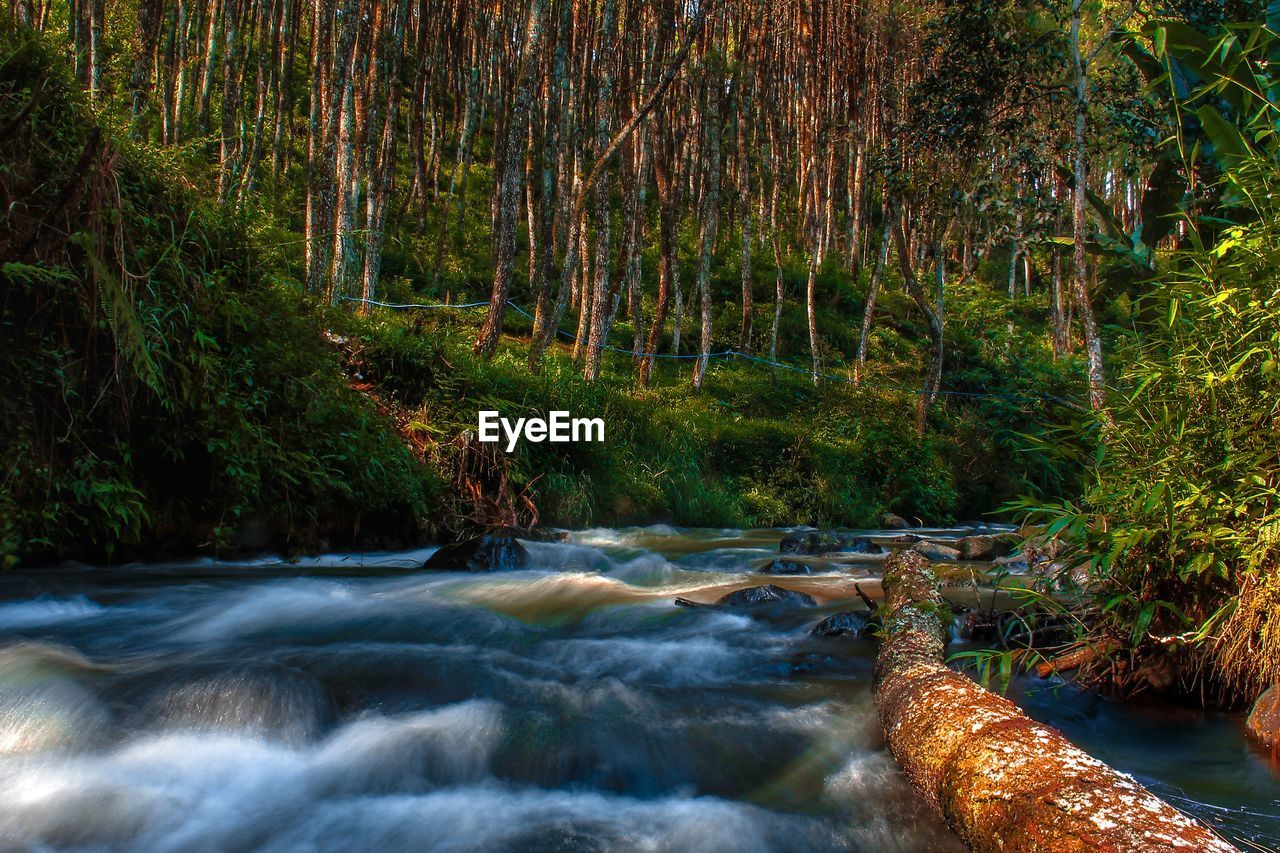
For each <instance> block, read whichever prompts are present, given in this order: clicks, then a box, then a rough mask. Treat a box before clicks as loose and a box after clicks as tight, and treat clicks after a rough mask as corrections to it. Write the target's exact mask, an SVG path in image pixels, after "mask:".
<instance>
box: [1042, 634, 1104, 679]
mask: <svg viewBox="0 0 1280 853" xmlns="http://www.w3.org/2000/svg"><path fill="white" fill-rule="evenodd" d="M1119 648H1120V644H1119V643H1117V642H1115V641H1114V640H1103V641H1102V642H1101V643H1094V644H1090V645H1084V646H1080V647H1078V648H1076V649H1073V650H1072V651H1069V652H1067V653H1066V654H1061V655H1058V656H1057V657H1056V658H1053V659H1052V660H1047V661H1044V662H1043V663H1039V664H1036V675H1038V676H1040V677H1041V678H1048V677H1049V676H1051V675H1058V674H1061V673H1064V672H1070V671H1071V670H1073V669H1079V668H1080V667H1082V666H1084V665H1085V664H1087V663H1093V662H1094V661H1095V660H1097V659H1098V658H1104V657H1106V656H1107V655H1109V654H1111V653H1112V652H1114V651H1116V650H1117V649H1119Z"/></svg>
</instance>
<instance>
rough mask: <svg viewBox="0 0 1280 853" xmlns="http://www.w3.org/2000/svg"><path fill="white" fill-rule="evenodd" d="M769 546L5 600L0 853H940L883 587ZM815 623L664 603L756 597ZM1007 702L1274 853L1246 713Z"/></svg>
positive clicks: (318, 571)
mask: <svg viewBox="0 0 1280 853" xmlns="http://www.w3.org/2000/svg"><path fill="white" fill-rule="evenodd" d="M780 536H781V533H780V532H779V531H776V530H775V531H767V530H766V531H734V530H720V531H707V530H701V531H687V530H673V529H670V528H661V527H658V528H652V527H651V528H639V529H629V530H621V531H616V530H589V531H579V532H577V533H575V534H573V536H572V542H571V543H568V544H530V545H529V548H530V551H531V552H532V554H533V557H534V562H535V566H536V568H535V569H532V570H529V571H521V572H514V573H503V574H493V575H470V574H459V573H438V572H422V571H418V570H417V569H416V566H419V565H420V564H421V562H422V560H423V558H424V557H426V556H427V555H428V554H429V553H430V551H429V550H425V551H419V552H411V553H405V554H381V555H359V556H354V555H352V556H345V557H344V556H331V557H326V558H317V559H313V560H307V561H303V562H300V563H292V564H283V563H280V562H278V561H270V560H260V561H255V562H247V563H235V564H231V563H215V562H211V561H205V562H196V563H184V564H181V565H172V564H171V565H149V566H130V567H124V568H120V569H101V568H92V569H91V568H87V567H64V568H61V569H57V570H48V571H43V572H32V573H26V574H16V573H11V574H8V575H4V576H0V803H3V805H2V806H0V849H5V850H9V849H16V850H26V849H32V850H51V849H54V850H57V849H86V850H88V849H92V850H117V849H118V850H245V849H262V850H310V851H327V850H333V851H349V850H358V849H378V850H485V851H504V850H511V851H523V850H528V851H542V850H560V851H578V850H582V851H595V850H634V849H642V850H725V851H730V850H732V851H752V850H876V851H881V850H890V851H891V850H955V849H960V847H959V845H958V843H957V842H956V841H955V840H954V839H953V838H952V837H951V836H950V835H949V834H948V832H947V831H946V829H945V827H943V826H942V825H941V824H940V823H939V821H938V820H937V819H936V818H934V817H933V816H932V815H931V814H930V813H929V812H928V811H927V809H926V808H925V807H924V806H923V805H922V803H921V802H920V801H919V800H918V798H917V797H916V796H915V795H914V793H913V792H912V790H911V788H910V786H909V785H908V784H907V783H906V781H905V779H904V778H903V776H902V775H901V773H900V772H899V771H898V770H897V769H896V767H895V766H894V764H893V762H892V760H891V759H890V758H889V757H888V755H887V754H886V753H885V751H884V748H883V744H882V741H881V738H880V735H879V731H878V726H877V724H876V721H875V714H874V708H873V706H872V703H871V695H870V684H869V682H870V673H871V663H872V659H873V656H874V653H875V644H874V643H875V641H874V640H870V639H864V640H856V639H848V638H830V639H828V638H817V637H813V636H811V635H809V633H808V627H809V626H811V625H812V624H813V623H815V622H817V621H818V620H819V619H820V618H822V616H823V615H826V614H828V613H832V612H836V611H839V610H845V609H859V608H860V607H861V604H860V603H859V601H858V599H857V597H856V594H855V592H854V589H853V585H854V583H855V581H857V580H858V579H860V578H861V579H867V580H866V587H867V589H869V590H872V591H874V589H875V588H876V587H877V583H876V581H875V577H876V575H877V572H878V566H879V563H878V562H877V561H875V560H874V559H864V558H857V559H854V560H851V561H849V562H847V563H846V564H840V565H831V566H828V567H827V568H828V569H829V571H827V572H825V573H823V574H819V575H815V576H808V577H799V578H767V579H766V578H763V577H761V576H758V575H752V574H750V572H751V570H752V569H753V568H758V567H759V566H760V565H761V564H763V563H764V562H766V561H767V559H768V558H769V557H771V556H772V555H775V554H776V552H777V543H778V540H779V537H780ZM770 581H772V582H774V583H778V584H779V585H783V586H787V587H790V588H794V589H799V590H803V591H806V592H808V593H810V594H811V595H812V596H813V597H814V598H815V599H816V600H817V607H816V608H798V609H792V610H784V611H781V612H774V613H771V614H769V617H768V618H760V617H753V616H750V615H747V614H746V613H744V612H735V611H730V610H724V609H707V608H686V607H677V606H674V604H673V600H674V598H675V597H676V596H684V597H686V598H689V599H692V600H694V601H702V602H710V601H714V600H715V599H716V598H718V597H719V596H720V595H723V594H724V593H726V592H728V591H730V590H733V589H736V588H740V587H744V586H749V585H754V584H760V583H768V582H770ZM1045 684H1046V683H1044V682H1035V683H1032V682H1027V683H1025V684H1020V685H1018V687H1019V689H1018V690H1017V691H1015V692H1016V693H1018V694H1019V695H1020V697H1021V699H1022V701H1023V703H1024V704H1025V705H1026V707H1028V709H1029V710H1030V711H1031V712H1032V713H1033V715H1035V716H1037V717H1039V718H1041V719H1044V720H1046V721H1048V722H1050V723H1052V724H1054V725H1058V726H1060V727H1061V728H1063V729H1064V730H1065V731H1066V732H1067V734H1068V735H1069V736H1071V737H1072V738H1074V739H1076V740H1077V741H1078V742H1079V743H1080V744H1081V745H1082V746H1083V747H1085V748H1086V749H1088V750H1090V751H1092V752H1094V753H1095V754H1097V755H1099V756H1100V757H1102V758H1104V759H1105V760H1108V761H1110V762H1112V763H1113V764H1114V765H1115V766H1117V767H1119V768H1120V769H1122V770H1125V771H1127V772H1131V773H1133V774H1135V775H1136V776H1137V777H1138V778H1139V779H1141V780H1142V781H1143V782H1145V783H1147V784H1148V785H1150V786H1152V787H1153V788H1154V789H1156V790H1157V791H1158V792H1160V793H1162V794H1164V795H1165V796H1168V797H1170V799H1171V800H1173V801H1175V802H1176V803H1177V804H1178V805H1179V806H1181V807H1183V808H1185V809H1187V810H1188V811H1190V812H1193V813H1195V814H1197V815H1198V816H1200V817H1202V818H1203V819H1205V820H1207V821H1209V822H1211V823H1213V824H1214V825H1216V826H1218V827H1219V828H1221V829H1222V830H1223V831H1224V832H1226V833H1228V834H1229V835H1230V836H1231V837H1232V838H1235V839H1237V840H1252V841H1254V842H1257V843H1262V844H1266V843H1267V842H1268V840H1269V839H1272V840H1273V839H1276V838H1280V785H1277V783H1276V781H1275V779H1274V777H1273V776H1272V774H1271V771H1270V768H1269V765H1268V762H1267V760H1266V758H1265V757H1264V756H1260V755H1257V754H1256V753H1254V752H1253V751H1251V750H1250V748H1249V747H1248V745H1247V744H1246V743H1245V741H1244V738H1243V734H1242V727H1241V722H1240V720H1239V718H1238V717H1231V716H1224V715H1214V714H1205V713H1195V712H1189V711H1171V710H1168V709H1164V710H1152V709H1147V710H1142V709H1134V708H1131V707H1121V706H1116V705H1112V704H1110V703H1107V702H1104V701H1102V700H1098V699H1094V698H1090V697H1086V696H1083V695H1080V694H1078V693H1076V692H1074V691H1073V690H1071V689H1070V688H1063V689H1059V690H1047V689H1045Z"/></svg>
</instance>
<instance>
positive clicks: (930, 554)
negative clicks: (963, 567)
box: [911, 542, 960, 563]
mask: <svg viewBox="0 0 1280 853" xmlns="http://www.w3.org/2000/svg"><path fill="white" fill-rule="evenodd" d="M911 550H912V551H915V552H916V553H917V554H920V555H921V556H924V557H926V558H927V559H929V560H931V561H933V562H935V563H946V562H950V561H954V560H959V559H960V552H959V551H958V550H957V549H955V548H951V547H948V546H946V545H939V544H938V543H937V542H917V543H916V544H915V545H912V546H911Z"/></svg>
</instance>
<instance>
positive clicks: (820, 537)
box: [778, 530, 879, 554]
mask: <svg viewBox="0 0 1280 853" xmlns="http://www.w3.org/2000/svg"><path fill="white" fill-rule="evenodd" d="M878 550H879V549H878V548H877V547H876V545H875V543H873V542H872V541H871V540H870V539H868V538H867V537H865V536H855V535H854V534H852V533H823V532H820V531H817V530H793V531H791V532H790V533H788V534H787V535H786V536H783V537H782V541H781V542H779V543H778V552H779V553H782V554H829V553H832V552H835V551H843V552H847V553H853V554H867V553H870V552H873V551H878Z"/></svg>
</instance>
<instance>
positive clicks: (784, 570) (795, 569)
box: [758, 557, 813, 575]
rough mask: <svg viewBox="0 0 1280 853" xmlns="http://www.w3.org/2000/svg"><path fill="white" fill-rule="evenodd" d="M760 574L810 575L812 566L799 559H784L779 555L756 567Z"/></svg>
mask: <svg viewBox="0 0 1280 853" xmlns="http://www.w3.org/2000/svg"><path fill="white" fill-rule="evenodd" d="M758 571H759V572H760V574H762V575H811V574H813V566H811V565H809V564H808V563H802V562H800V561H799V560H784V559H782V558H781V557H778V558H776V559H774V560H773V561H772V562H770V563H767V564H765V565H764V566H762V567H760V569H758Z"/></svg>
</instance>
